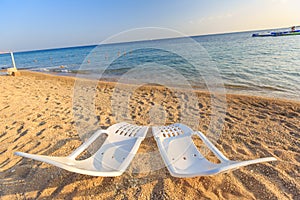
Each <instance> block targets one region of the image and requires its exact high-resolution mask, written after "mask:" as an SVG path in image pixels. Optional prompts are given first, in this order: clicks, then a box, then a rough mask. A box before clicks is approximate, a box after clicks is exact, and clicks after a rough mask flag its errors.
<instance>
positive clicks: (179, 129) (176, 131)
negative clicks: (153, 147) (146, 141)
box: [153, 124, 193, 140]
mask: <svg viewBox="0 0 300 200" xmlns="http://www.w3.org/2000/svg"><path fill="white" fill-rule="evenodd" d="M192 132H193V130H192V129H190V128H189V127H187V126H185V125H183V124H172V125H170V126H158V127H153V134H154V136H155V137H158V138H160V139H161V140H164V139H168V138H172V137H178V136H183V135H184V136H191V134H192Z"/></svg>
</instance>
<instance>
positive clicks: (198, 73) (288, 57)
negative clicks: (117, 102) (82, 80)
mask: <svg viewBox="0 0 300 200" xmlns="http://www.w3.org/2000/svg"><path fill="white" fill-rule="evenodd" d="M257 32H258V31H255V32H239V33H228V34H216V35H201V36H192V37H189V38H168V39H160V40H145V41H136V42H125V43H111V44H110V43H108V44H101V45H89V46H76V47H67V48H59V49H46V50H35V51H27V52H14V57H15V62H16V66H17V68H18V69H27V70H32V71H39V72H45V73H52V74H55V75H58V76H77V75H78V74H80V75H81V76H85V77H87V78H88V77H91V78H95V77H97V78H103V79H107V80H111V81H118V80H120V79H122V78H123V79H124V77H125V79H126V77H128V78H129V79H130V77H131V76H129V75H128V74H130V72H132V71H135V72H136V71H138V74H140V77H141V78H143V75H142V73H143V72H145V73H147V74H148V76H150V77H151V75H153V76H155V77H157V76H159V75H160V74H164V75H166V74H173V77H172V79H173V80H176V82H177V83H178V84H179V85H180V83H181V82H182V84H183V85H184V84H186V83H189V84H190V85H192V87H195V88H199V89H207V88H208V87H206V85H207V84H208V83H209V82H212V81H214V80H215V79H214V78H212V77H214V76H216V77H217V79H218V82H220V83H222V84H223V85H224V88H225V89H226V92H227V93H233V94H244V95H254V96H264V97H270V98H278V99H288V100H294V101H299V100H300V36H287V37H265V38H253V37H252V34H253V33H257ZM11 66H12V64H11V57H10V54H1V55H0V69H5V68H9V67H11ZM140 66H143V67H142V68H140V70H137V69H139V67H140ZM151 66H153V70H152V72H151ZM145 68H147V70H145ZM212 69H213V70H212ZM160 70H161V71H160ZM174 71H175V72H176V73H174ZM176 76H178V77H179V78H177V77H176ZM170 77H171V75H170ZM153 80H154V81H155V80H156V81H157V80H159V79H153ZM158 84H162V85H163V82H162V83H158Z"/></svg>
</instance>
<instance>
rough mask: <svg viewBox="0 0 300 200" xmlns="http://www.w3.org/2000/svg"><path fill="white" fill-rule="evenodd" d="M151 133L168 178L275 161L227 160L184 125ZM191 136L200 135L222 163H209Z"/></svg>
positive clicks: (171, 126) (207, 174)
mask: <svg viewBox="0 0 300 200" xmlns="http://www.w3.org/2000/svg"><path fill="white" fill-rule="evenodd" d="M152 132H153V135H154V137H155V140H156V142H157V145H158V148H159V151H160V154H161V156H162V158H163V160H164V162H165V165H166V166H167V168H168V170H169V171H170V173H171V175H172V176H175V177H195V176H209V175H215V174H219V173H223V172H226V171H229V170H235V169H237V168H239V167H243V166H246V165H251V164H256V163H261V162H268V161H275V160H276V159H275V158H274V157H268V158H260V159H255V160H248V161H232V160H229V159H228V158H226V157H225V156H224V155H223V154H222V153H221V152H220V151H219V150H218V149H217V148H216V147H215V146H214V145H213V144H212V143H211V142H210V141H209V140H208V139H207V138H206V137H205V135H204V134H202V133H201V132H199V131H193V130H192V129H191V128H189V127H188V126H186V125H183V124H173V125H170V126H160V127H153V129H152ZM192 135H197V136H199V137H200V138H201V140H202V141H203V142H204V144H205V145H206V146H207V147H208V148H209V149H210V150H211V151H212V152H213V153H214V155H215V156H216V157H217V158H218V159H219V160H220V162H221V163H219V164H216V163H212V162H210V161H208V160H207V159H206V158H205V157H204V156H203V155H202V154H201V153H200V152H199V151H198V149H197V147H196V146H195V144H194V142H193V139H192Z"/></svg>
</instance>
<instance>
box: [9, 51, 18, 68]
mask: <svg viewBox="0 0 300 200" xmlns="http://www.w3.org/2000/svg"><path fill="white" fill-rule="evenodd" d="M10 56H11V61H12V64H13V67H14V68H15V69H17V68H16V63H15V58H14V54H13V52H10Z"/></svg>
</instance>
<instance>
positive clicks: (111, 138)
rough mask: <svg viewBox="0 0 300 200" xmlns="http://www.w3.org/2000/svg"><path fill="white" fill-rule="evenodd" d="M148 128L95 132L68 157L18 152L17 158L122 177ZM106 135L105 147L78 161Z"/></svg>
mask: <svg viewBox="0 0 300 200" xmlns="http://www.w3.org/2000/svg"><path fill="white" fill-rule="evenodd" d="M147 131H148V127H145V126H135V125H131V124H128V123H124V122H123V123H119V124H115V125H113V126H111V127H109V128H108V129H107V130H99V131H97V132H95V133H94V134H93V135H92V136H91V137H90V138H89V139H88V140H87V141H86V142H85V143H83V144H82V145H81V146H80V147H79V148H77V149H76V150H75V151H74V152H73V153H72V154H71V155H69V156H68V157H51V156H43V155H33V154H28V153H22V152H16V153H15V155H18V156H23V157H27V158H31V159H34V160H38V161H42V162H46V163H49V164H52V165H55V166H57V167H60V168H62V169H65V170H68V171H71V172H76V173H80V174H86V175H91V176H106V177H113V176H120V175H121V174H122V173H123V172H124V171H125V170H126V168H127V167H128V165H129V164H130V162H131V161H132V159H133V157H134V156H135V154H136V152H137V150H138V148H139V146H140V144H141V142H142V141H143V139H144V138H145V136H146V134H147ZM102 134H107V138H106V140H105V142H104V143H103V145H102V146H101V147H100V148H99V150H97V152H96V153H95V154H93V155H92V156H91V157H89V158H87V159H85V160H76V157H78V156H79V155H80V154H81V153H82V152H83V151H84V150H85V149H87V147H88V146H90V145H91V144H92V143H93V142H94V141H95V140H96V139H97V138H98V137H99V136H100V135H102Z"/></svg>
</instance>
